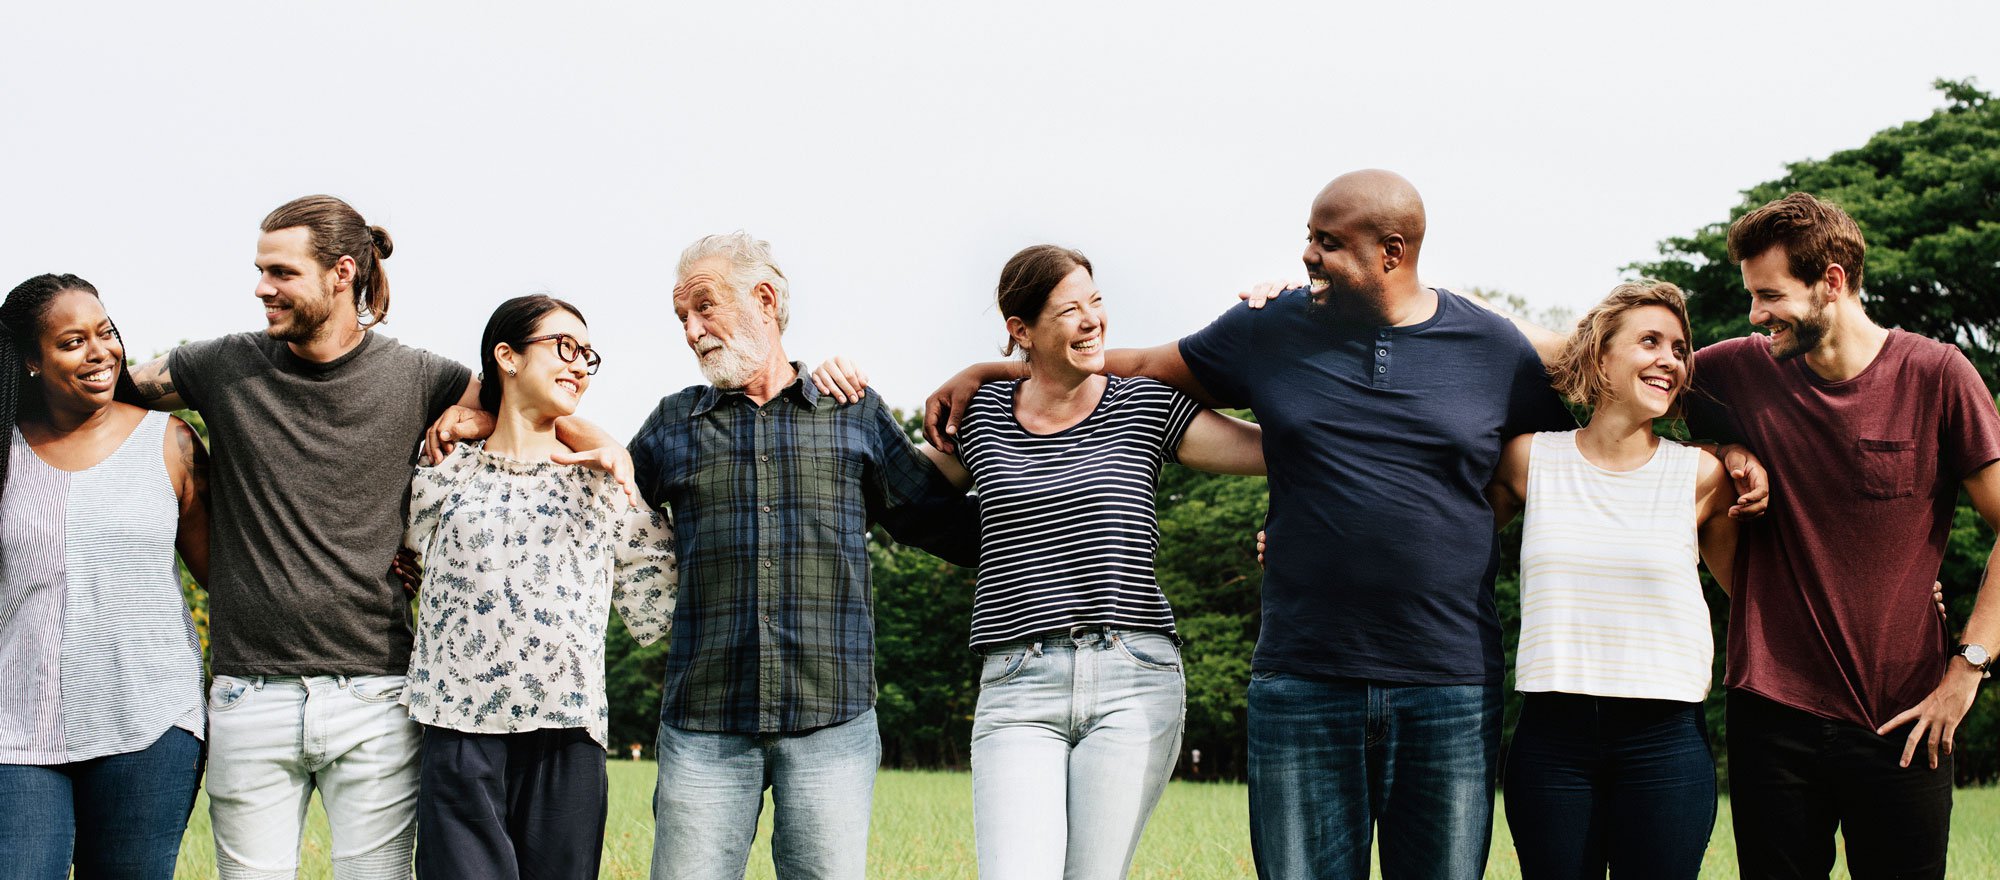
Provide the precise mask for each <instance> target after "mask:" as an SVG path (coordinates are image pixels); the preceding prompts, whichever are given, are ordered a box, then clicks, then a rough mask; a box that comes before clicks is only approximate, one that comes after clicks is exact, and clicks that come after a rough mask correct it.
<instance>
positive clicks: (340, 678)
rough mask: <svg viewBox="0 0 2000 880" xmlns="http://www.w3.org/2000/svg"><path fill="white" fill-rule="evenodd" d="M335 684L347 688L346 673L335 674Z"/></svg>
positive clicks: (342, 688) (343, 688)
mask: <svg viewBox="0 0 2000 880" xmlns="http://www.w3.org/2000/svg"><path fill="white" fill-rule="evenodd" d="M333 685H334V687H337V688H340V689H341V690H347V676H345V675H336V676H334V677H333Z"/></svg>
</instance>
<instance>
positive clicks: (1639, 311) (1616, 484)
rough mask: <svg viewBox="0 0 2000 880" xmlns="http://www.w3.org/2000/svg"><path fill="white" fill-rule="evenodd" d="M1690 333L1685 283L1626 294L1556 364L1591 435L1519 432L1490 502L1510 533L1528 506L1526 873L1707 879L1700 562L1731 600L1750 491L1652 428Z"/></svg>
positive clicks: (1517, 779) (1583, 324) (1510, 788)
mask: <svg viewBox="0 0 2000 880" xmlns="http://www.w3.org/2000/svg"><path fill="white" fill-rule="evenodd" d="M1688 337H1689V331H1688V319H1687V305H1686V300H1685V298H1684V297H1683V296H1682V294H1681V291H1680V289H1679V288H1677V287H1675V286H1674V285H1672V284H1667V283H1664V282H1638V283H1630V284H1621V285H1619V286H1618V287H1616V288H1614V289H1613V290H1612V291H1611V294H1610V295H1609V296H1607V297H1606V298H1605V299H1604V301H1603V302H1601V303H1599V304H1598V305H1597V306H1596V307H1595V308H1592V309H1591V310H1590V312H1589V313H1588V314H1585V315H1584V316H1583V318H1582V320H1580V321H1579V322H1578V323H1577V328H1576V332H1575V333H1573V334H1572V335H1571V336H1570V337H1569V340H1568V341H1567V343H1566V344H1565V346H1564V347H1563V349H1562V351H1561V353H1560V354H1559V355H1558V356H1557V357H1556V358H1555V359H1554V360H1553V361H1552V362H1551V363H1550V364H1549V365H1548V368H1549V373H1550V376H1551V379H1552V382H1553V384H1554V385H1555V386H1556V389H1557V390H1558V391H1561V392H1562V393H1563V394H1564V395H1566V396H1567V397H1568V398H1569V399H1570V400H1572V401H1574V402H1576V403H1580V404H1583V405H1586V406H1588V407H1590V408H1591V410H1592V412H1591V416H1590V420H1589V422H1588V423H1587V424H1585V425H1584V426H1583V427H1582V428H1579V429H1577V430H1575V431H1564V432H1545V433H1536V434H1524V435H1521V436H1519V437H1515V438H1514V439H1512V440H1511V441H1509V442H1508V443H1507V445H1506V447H1505V449H1504V451H1503V452H1502V454H1501V459H1500V464H1499V468H1498V471H1497V472H1496V473H1495V475H1494V479H1493V484H1492V486H1491V487H1490V488H1489V489H1488V496H1489V498H1490V499H1491V500H1492V502H1493V507H1494V514H1495V519H1496V521H1497V522H1498V523H1500V524H1504V523H1506V522H1508V521H1510V520H1512V519H1513V516H1514V514H1515V512H1517V511H1520V510H1521V509H1522V508H1523V507H1525V508H1526V519H1525V522H1524V523H1523V531H1522V542H1521V643H1520V649H1519V651H1518V653H1517V655H1516V658H1515V687H1516V688H1517V689H1518V690H1520V691H1521V692H1522V693H1524V694H1525V695H1526V700H1525V702H1524V704H1523V707H1522V710H1521V719H1520V723H1519V725H1518V726H1517V727H1516V728H1515V731H1514V739H1513V745H1512V746H1511V748H1510V750H1509V752H1508V755H1507V759H1506V767H1505V770H1504V772H1503V776H1504V783H1503V784H1504V786H1505V792H1506V807H1507V821H1508V825H1509V827H1510V829H1511V830H1512V832H1513V836H1514V845H1515V848H1516V849H1517V850H1518V852H1519V854H1520V858H1521V873H1522V876H1523V877H1527V878H1541V877H1603V876H1604V874H1605V871H1606V869H1607V868H1609V870H1610V871H1611V872H1612V873H1613V874H1614V875H1615V876H1620V877H1694V876H1695V875H1696V874H1697V873H1699V871H1700V869H1701V859H1702V853H1703V852H1704V851H1705V850H1706V849H1707V846H1708V838H1709V833H1710V831H1711V830H1712V829H1713V827H1714V824H1715V769H1714V761H1713V758H1712V756H1711V755H1710V752H1709V746H1708V741H1707V737H1706V732H1705V729H1704V726H1703V720H1702V709H1701V704H1702V699H1703V698H1704V697H1706V696H1707V695H1708V688H1709V676H1710V671H1711V668H1712V666H1713V661H1714V656H1715V647H1714V644H1713V642H1712V639H1711V635H1710V632H1711V630H1710V625H1709V615H1708V604H1707V602H1706V601H1705V600H1704V599H1703V598H1702V592H1701V581H1700V577H1699V575H1698V574H1697V571H1696V565H1697V563H1698V561H1699V560H1700V559H1706V560H1707V561H1708V562H1709V565H1710V571H1711V572H1712V573H1713V574H1714V575H1715V578H1716V581H1717V582H1718V583H1719V584H1720V585H1721V586H1722V588H1723V589H1724V590H1725V591H1726V590H1728V589H1729V587H1730V574H1731V571H1730V564H1731V560H1732V559H1733V557H1734V554H1735V542H1736V533H1735V521H1734V520H1732V519H1731V518H1730V517H1729V508H1730V506H1731V504H1732V503H1734V502H1735V501H1736V495H1735V492H1734V489H1733V485H1732V483H1731V481H1730V479H1729V474H1728V473H1727V471H1726V470H1725V469H1724V468H1723V466H1722V463H1721V462H1720V461H1718V460H1717V459H1716V457H1715V456H1714V455H1713V454H1711V453H1710V452H1708V451H1707V450H1704V449H1702V448H1699V447H1696V446H1688V445H1683V444H1680V443H1675V442H1672V441H1669V440H1662V439H1661V438H1660V437H1659V435H1657V434H1656V433H1655V432H1654V430H1653V425H1654V422H1655V420H1657V419H1660V418H1663V417H1666V416H1667V415H1668V414H1669V413H1670V412H1672V411H1673V410H1674V405H1675V402H1676V401H1677V400H1678V399H1679V397H1680V395H1681V394H1682V393H1683V392H1685V391H1686V390H1687V388H1688V385H1689V381H1690V379H1691V375H1690V373H1691V369H1692V364H1693V362H1692V361H1691V360H1690V358H1689V348H1690V343H1689V339H1688Z"/></svg>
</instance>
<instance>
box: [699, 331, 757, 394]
mask: <svg viewBox="0 0 2000 880" xmlns="http://www.w3.org/2000/svg"><path fill="white" fill-rule="evenodd" d="M710 343H713V344H710ZM709 352H717V353H716V354H713V355H711V354H709ZM695 356H696V359H697V362H698V363H699V364H700V365H701V375H702V378H705V379H707V380H708V384H710V385H714V386H715V387H717V388H722V389H726V390H735V389H738V388H742V387H743V386H745V385H748V384H750V380H751V379H754V378H756V377H757V374H758V373H759V372H760V371H762V370H763V369H764V361H765V359H766V358H768V357H770V356H771V345H770V342H769V340H766V339H765V338H764V337H763V336H761V335H751V336H745V337H743V338H740V339H736V340H734V341H732V342H729V343H723V342H721V341H719V340H716V339H714V338H713V337H711V338H709V339H705V340H703V341H702V346H701V347H700V348H698V349H697V350H696V352H695Z"/></svg>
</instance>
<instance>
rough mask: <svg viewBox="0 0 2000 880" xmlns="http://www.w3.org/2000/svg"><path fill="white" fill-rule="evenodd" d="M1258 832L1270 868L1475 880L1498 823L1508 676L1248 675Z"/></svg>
mask: <svg viewBox="0 0 2000 880" xmlns="http://www.w3.org/2000/svg"><path fill="white" fill-rule="evenodd" d="M1249 716H1250V717H1249V722H1250V723H1249V727H1250V846H1251V850H1252V852H1253V854H1254V855H1255V856H1256V859H1257V876H1258V877H1261V878H1264V880H1294V878H1307V877H1313V878H1318V877H1343V878H1355V880H1365V878H1367V877H1368V847H1369V844H1370V842H1371V840H1372V839H1373V837H1374V833H1375V829H1376V828H1378V827H1379V828H1380V829H1381V831H1382V840H1381V851H1382V876H1383V877H1386V878H1391V880H1397V878H1405V877H1436V878H1464V880H1477V878H1478V877H1480V875H1482V874H1483V873H1485V870H1486V850H1487V847H1488V845H1490V844H1491V842H1492V836H1493V783H1494V771H1495V767H1496V765H1497V763H1498V760H1497V759H1498V754H1499V751H1500V685H1499V683H1498V682H1493V683H1490V684H1475V685H1391V684H1370V683H1368V682H1360V681H1350V680H1328V679H1315V678H1302V677H1298V676H1292V675H1286V674H1284V673H1274V672H1268V671H1266V672H1258V673H1256V674H1254V675H1252V676H1251V678H1250V706H1249Z"/></svg>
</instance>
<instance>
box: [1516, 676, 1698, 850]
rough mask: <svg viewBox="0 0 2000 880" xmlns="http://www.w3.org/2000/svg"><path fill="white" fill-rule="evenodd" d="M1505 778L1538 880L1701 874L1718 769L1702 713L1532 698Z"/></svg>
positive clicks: (1565, 697) (1654, 705)
mask: <svg viewBox="0 0 2000 880" xmlns="http://www.w3.org/2000/svg"><path fill="white" fill-rule="evenodd" d="M1506 778H1507V826H1508V828H1509V830H1511V831H1513V833H1514V848H1515V850H1516V851H1517V852H1519V853H1520V856H1521V876H1522V877H1524V878H1528V880H1536V878H1543V877H1579V878H1581V877H1592V878H1602V877H1603V876H1604V874H1605V871H1606V870H1607V869H1608V870H1609V871H1610V872H1611V873H1612V874H1613V875H1614V876H1617V877H1621V878H1624V877H1632V878H1644V877H1660V878H1668V877H1689V878H1691V877H1694V876H1696V875H1698V874H1700V873H1701V857H1702V853H1704V852H1706V851H1707V850H1708V836H1709V832H1710V831H1712V830H1714V828H1715V760H1714V758H1713V757H1712V756H1711V755H1710V754H1709V751H1708V738H1707V737H1706V736H1705V735H1704V733H1703V723H1702V717H1701V704H1700V703H1677V702H1673V701H1669V700H1624V699H1617V698H1615V697H1592V696H1586V695H1582V694H1559V693H1533V694H1528V695H1527V701H1526V702H1525V703H1524V704H1523V705H1522V707H1521V722H1520V724H1518V725H1516V726H1515V728H1514V744H1513V746H1512V747H1510V748H1509V749H1508V751H1507V774H1506Z"/></svg>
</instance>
